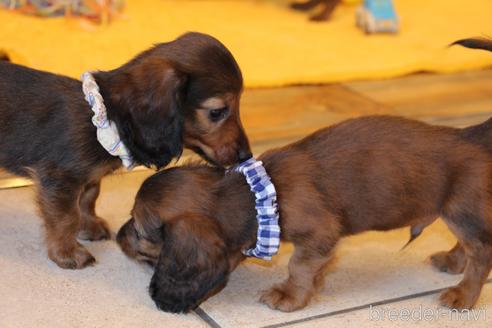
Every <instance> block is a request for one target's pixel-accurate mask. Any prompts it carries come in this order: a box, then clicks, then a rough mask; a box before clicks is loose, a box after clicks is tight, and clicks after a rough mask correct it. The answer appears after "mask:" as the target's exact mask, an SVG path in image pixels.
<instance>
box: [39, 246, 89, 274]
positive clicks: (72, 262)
mask: <svg viewBox="0 0 492 328" xmlns="http://www.w3.org/2000/svg"><path fill="white" fill-rule="evenodd" d="M48 256H49V258H50V259H51V260H52V261H53V262H55V263H56V264H57V265H58V266H59V267H60V268H62V269H83V268H85V267H87V266H90V265H94V263H95V262H96V259H95V258H94V257H93V256H92V255H91V253H89V251H87V250H86V249H85V248H84V247H83V246H82V245H77V246H75V247H68V248H62V249H51V250H49V251H48Z"/></svg>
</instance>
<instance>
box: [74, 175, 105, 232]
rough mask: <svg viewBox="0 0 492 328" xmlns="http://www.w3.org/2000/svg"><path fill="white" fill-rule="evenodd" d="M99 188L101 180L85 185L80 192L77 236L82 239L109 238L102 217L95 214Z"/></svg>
mask: <svg viewBox="0 0 492 328" xmlns="http://www.w3.org/2000/svg"><path fill="white" fill-rule="evenodd" d="M100 189H101V181H98V182H94V183H89V184H87V185H85V187H84V189H83V190H82V193H81V194H80V200H79V206H80V230H79V234H78V238H80V239H82V240H103V239H109V238H110V236H111V235H110V232H109V228H108V225H107V223H106V222H105V221H104V219H102V218H100V217H98V216H97V215H96V200H97V197H98V196H99V191H100Z"/></svg>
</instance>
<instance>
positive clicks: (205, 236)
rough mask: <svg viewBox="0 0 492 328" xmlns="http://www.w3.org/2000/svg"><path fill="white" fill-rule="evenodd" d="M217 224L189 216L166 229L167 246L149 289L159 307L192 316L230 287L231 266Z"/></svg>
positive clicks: (203, 218)
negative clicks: (208, 301)
mask: <svg viewBox="0 0 492 328" xmlns="http://www.w3.org/2000/svg"><path fill="white" fill-rule="evenodd" d="M219 231H220V228H219V226H218V225H217V223H216V222H215V221H214V220H212V219H210V218H207V217H199V216H187V217H183V218H179V219H177V220H175V221H174V222H172V223H170V224H167V225H166V226H165V227H164V245H163V246H162V250H161V253H160V255H159V260H158V263H157V265H156V267H155V273H154V276H153V277H152V280H151V282H150V286H149V292H150V296H151V297H152V299H153V300H154V302H155V303H156V305H157V307H158V308H159V309H161V310H163V311H166V312H174V313H181V312H189V311H190V310H193V309H195V308H196V307H197V306H198V305H200V303H201V302H202V301H204V300H205V299H207V298H208V297H210V296H212V295H214V294H215V293H217V292H219V291H220V290H221V289H222V288H223V287H224V286H225V285H226V283H227V279H228V276H229V262H228V255H227V250H226V247H225V244H224V241H223V240H222V238H220V236H219Z"/></svg>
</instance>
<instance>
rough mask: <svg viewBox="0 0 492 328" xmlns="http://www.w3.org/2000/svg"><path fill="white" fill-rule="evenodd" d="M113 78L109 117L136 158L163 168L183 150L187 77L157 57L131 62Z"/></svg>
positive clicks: (138, 160) (147, 164) (142, 162)
mask: <svg viewBox="0 0 492 328" xmlns="http://www.w3.org/2000/svg"><path fill="white" fill-rule="evenodd" d="M112 75H113V76H112V77H111V79H110V81H111V82H110V84H111V85H110V90H111V93H110V102H111V105H112V106H111V109H112V110H111V111H110V112H109V114H110V119H111V120H113V121H115V123H116V124H117V126H118V130H119V132H120V134H121V139H122V140H123V142H124V143H125V145H126V146H127V148H128V149H129V151H130V153H131V155H132V156H133V158H134V159H135V160H136V161H137V162H139V163H140V164H143V165H145V166H147V167H151V166H154V167H156V168H161V167H164V166H166V165H167V164H168V163H169V162H170V161H171V160H172V159H173V158H174V157H179V156H180V155H181V152H182V150H183V142H182V135H183V124H184V113H183V109H182V103H183V98H184V96H185V95H184V93H185V87H186V81H187V77H186V75H185V74H182V73H181V72H179V71H178V70H177V69H175V68H174V67H173V66H172V65H171V64H170V63H168V62H166V61H165V60H163V59H162V58H158V57H143V58H138V59H136V60H135V61H133V62H130V63H129V64H128V65H127V66H123V67H122V68H121V69H119V70H117V71H116V72H112Z"/></svg>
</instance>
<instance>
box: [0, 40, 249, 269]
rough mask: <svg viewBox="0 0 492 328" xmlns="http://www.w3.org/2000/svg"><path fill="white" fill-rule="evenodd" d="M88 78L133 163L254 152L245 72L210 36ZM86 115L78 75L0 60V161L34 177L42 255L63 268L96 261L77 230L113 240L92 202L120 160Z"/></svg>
mask: <svg viewBox="0 0 492 328" xmlns="http://www.w3.org/2000/svg"><path fill="white" fill-rule="evenodd" d="M94 77H95V79H96V81H97V83H98V85H99V88H100V91H101V94H102V96H103V98H104V102H105V105H106V107H107V112H108V117H109V119H110V120H112V121H113V122H115V124H116V126H117V128H118V132H119V134H120V136H121V139H122V140H123V142H124V143H125V145H126V146H127V148H128V149H129V151H130V154H131V155H132V157H133V158H134V159H135V161H136V162H137V164H141V165H146V166H148V167H153V168H161V167H164V166H166V165H167V164H168V163H169V162H170V161H171V160H172V159H173V158H176V157H179V156H180V155H181V152H182V149H183V147H188V148H191V149H193V150H195V151H197V152H199V153H200V154H202V155H203V157H205V158H206V159H208V160H209V161H211V162H213V163H216V164H218V165H231V164H234V163H236V162H238V161H241V160H244V159H246V158H248V157H249V156H250V151H249V144H248V139H247V137H246V135H245V133H244V131H243V128H242V125H241V121H240V118H239V98H240V95H241V92H242V76H241V72H240V70H239V67H238V66H237V63H236V61H235V60H234V58H233V56H232V55H231V53H230V52H229V51H228V50H227V49H226V48H225V47H224V45H223V44H221V43H220V42H219V41H218V40H216V39H214V38H213V37H211V36H208V35H204V34H200V33H187V34H185V35H183V36H181V37H179V38H178V39H176V40H174V41H172V42H168V43H162V44H158V45H156V46H155V47H153V48H151V49H149V50H147V51H145V52H143V53H141V54H140V55H138V56H136V57H135V58H134V59H132V60H131V61H129V62H128V63H126V64H125V65H123V66H121V67H119V68H117V69H114V70H111V71H106V72H103V71H100V72H96V73H94ZM92 115H93V113H92V111H91V109H90V106H89V105H88V104H87V102H86V101H85V100H84V95H83V93H82V86H81V83H80V81H77V80H74V79H71V78H68V77H64V76H59V75H55V74H51V73H47V72H41V71H37V70H34V69H30V68H27V67H24V66H19V65H14V64H11V63H8V62H4V61H0V126H1V127H2V128H1V129H0V167H3V168H5V169H7V170H8V171H9V172H11V173H13V174H17V175H21V176H25V177H30V178H33V179H34V180H35V182H36V185H37V189H38V195H37V198H38V202H39V208H40V213H41V216H42V217H43V219H44V222H45V227H46V239H47V244H48V255H49V257H50V258H51V259H52V260H53V261H54V262H56V264H58V265H59V266H60V267H62V268H70V269H79V268H83V267H85V266H87V265H90V264H92V263H94V261H95V259H94V257H93V256H92V255H91V254H90V253H89V252H88V251H87V250H86V249H85V248H84V247H83V246H82V245H80V244H79V243H78V241H77V239H76V238H77V237H78V238H79V239H85V240H100V239H106V238H109V237H110V233H109V229H108V226H107V224H106V223H105V222H104V220H102V219H101V218H99V217H98V216H97V215H96V213H95V202H96V199H97V196H98V195H99V188H100V187H99V186H100V180H101V178H102V177H103V176H104V175H106V174H108V173H111V172H112V171H114V170H115V169H117V168H119V167H120V166H121V161H120V159H119V158H115V157H112V156H111V155H110V154H108V153H107V152H106V151H105V150H104V149H103V148H102V146H101V145H100V144H99V143H98V141H97V139H96V128H95V127H94V126H93V124H92V123H91V116H92Z"/></svg>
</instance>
